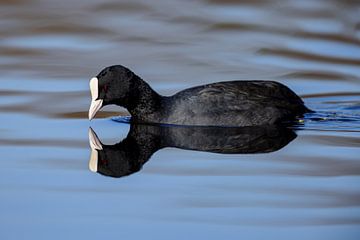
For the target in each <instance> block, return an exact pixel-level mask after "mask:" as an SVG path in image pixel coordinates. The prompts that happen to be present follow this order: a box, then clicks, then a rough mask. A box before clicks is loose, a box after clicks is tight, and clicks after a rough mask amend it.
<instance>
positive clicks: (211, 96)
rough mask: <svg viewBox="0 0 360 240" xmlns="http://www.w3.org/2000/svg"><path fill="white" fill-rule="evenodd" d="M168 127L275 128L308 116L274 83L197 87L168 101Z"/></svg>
mask: <svg viewBox="0 0 360 240" xmlns="http://www.w3.org/2000/svg"><path fill="white" fill-rule="evenodd" d="M162 109H163V112H162V113H161V116H162V117H161V119H160V121H161V122H162V123H168V124H181V125H208V126H211V125H213V126H252V125H263V124H274V123H277V122H279V121H284V120H289V119H293V118H295V117H296V116H300V115H302V114H303V113H305V112H307V111H308V109H307V108H306V107H305V106H304V103H303V101H302V100H301V99H300V97H298V96H297V95H296V94H295V93H294V92H293V91H291V90H290V89H289V88H288V87H286V86H284V85H282V84H280V83H278V82H274V81H229V82H218V83H212V84H207V85H203V86H198V87H193V88H189V89H185V90H183V91H180V92H178V93H177V94H175V95H173V96H171V97H166V98H165V99H164V105H163V108H162Z"/></svg>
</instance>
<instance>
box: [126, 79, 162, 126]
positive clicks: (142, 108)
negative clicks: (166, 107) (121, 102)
mask: <svg viewBox="0 0 360 240" xmlns="http://www.w3.org/2000/svg"><path fill="white" fill-rule="evenodd" d="M161 99H162V96H161V95H159V94H158V93H157V92H155V91H154V90H153V89H152V88H151V87H150V86H149V84H147V83H146V82H145V81H144V80H142V79H141V78H140V77H138V76H134V78H133V81H132V85H131V86H130V96H129V101H128V103H127V106H125V107H126V108H127V109H128V111H129V112H130V114H131V116H132V119H133V120H135V121H137V122H151V120H152V118H154V116H155V115H157V112H158V111H159V109H160V108H161Z"/></svg>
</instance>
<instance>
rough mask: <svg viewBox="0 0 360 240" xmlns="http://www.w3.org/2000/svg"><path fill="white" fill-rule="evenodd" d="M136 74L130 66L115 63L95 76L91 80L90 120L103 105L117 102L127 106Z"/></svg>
mask: <svg viewBox="0 0 360 240" xmlns="http://www.w3.org/2000/svg"><path fill="white" fill-rule="evenodd" d="M135 76H136V75H135V74H134V73H133V72H132V71H131V70H129V69H128V68H126V67H124V66H121V65H115V66H110V67H106V68H104V69H103V70H102V71H101V72H100V73H99V74H98V75H97V76H96V77H93V78H92V79H91V80H90V92H91V105H90V109H89V120H91V119H93V118H94V117H95V115H96V113H97V112H98V111H99V110H100V109H101V108H102V107H103V106H106V105H109V104H117V105H120V106H125V107H126V104H127V101H128V99H129V95H130V90H131V87H132V82H133V81H132V80H133V78H134V77H135Z"/></svg>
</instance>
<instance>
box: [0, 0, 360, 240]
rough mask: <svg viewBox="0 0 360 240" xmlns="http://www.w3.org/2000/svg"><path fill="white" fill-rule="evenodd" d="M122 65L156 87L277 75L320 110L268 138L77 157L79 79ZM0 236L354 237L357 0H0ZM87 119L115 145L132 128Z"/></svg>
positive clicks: (359, 219) (359, 73) (359, 194)
mask: <svg viewBox="0 0 360 240" xmlns="http://www.w3.org/2000/svg"><path fill="white" fill-rule="evenodd" d="M114 64H122V65H125V66H127V67H129V68H130V69H132V70H133V71H134V72H135V73H136V74H137V75H139V76H141V77H142V78H143V79H144V80H146V81H147V82H148V83H149V84H150V85H151V86H152V87H153V88H154V89H155V90H157V91H158V92H159V93H161V94H164V95H169V94H173V93H175V92H177V91H178V90H181V89H184V88H187V87H190V86H194V85H199V84H205V83H210V82H215V81H223V80H234V79H240V80H241V79H254V80H255V79H264V80H267V79H269V80H277V81H280V82H282V83H284V84H286V85H288V86H289V87H290V88H292V89H293V90H294V91H295V92H297V93H298V94H299V95H301V96H302V97H303V98H304V101H305V103H306V104H307V105H308V106H309V107H310V108H311V109H314V110H316V111H317V112H319V113H320V116H321V118H320V119H321V120H322V121H311V120H309V121H305V125H304V127H303V129H302V130H300V131H298V132H297V134H298V135H299V136H298V137H297V138H296V140H294V141H293V142H292V143H290V144H289V145H288V146H286V147H285V148H283V149H282V150H280V151H277V152H275V153H270V154H257V155H236V156H235V155H231V156H229V155H226V156H223V155H219V154H209V153H201V152H191V151H184V150H179V149H164V150H161V151H159V152H158V153H156V154H155V155H154V156H153V158H152V160H151V162H149V163H147V164H146V165H145V167H144V169H143V171H141V172H140V173H137V174H134V175H132V176H129V177H126V178H121V179H113V178H107V177H104V176H101V175H99V174H95V173H91V172H90V171H89V170H88V167H87V164H88V158H89V149H88V139H87V138H88V136H87V131H88V127H89V125H90V123H89V122H88V120H87V111H88V107H89V103H90V93H89V89H88V83H89V79H90V78H91V77H92V76H94V75H96V74H97V73H98V72H99V71H100V70H101V69H102V68H104V67H106V66H109V65H114ZM0 71H1V76H0V119H1V120H0V123H1V125H0V152H1V164H2V167H1V169H0V211H1V214H0V238H1V239H23V238H26V239H35V238H36V239H42V238H43V239H45V238H52V239H64V238H65V237H66V238H68V237H74V238H75V237H77V238H85V237H86V238H88V239H93V238H94V239H96V238H97V237H100V236H101V237H109V238H114V237H119V238H120V237H121V238H126V239H140V238H142V239H143V238H150V239H152V238H154V239H155V238H156V239H169V238H170V239H184V238H188V239H193V238H201V239H203V238H206V239H219V238H220V237H222V238H225V239H239V238H244V239H262V238H266V239H272V238H274V239H289V238H291V239H304V238H306V239H359V234H360V229H359V224H360V215H359V214H360V208H359V207H360V190H359V188H358V186H359V183H360V178H359V174H360V162H359V156H360V151H359V146H360V141H359V137H360V134H359V123H360V120H359V119H360V100H359V96H360V88H359V87H360V2H359V1H357V0H303V1H296V0H283V1H270V0H251V1H250V0H242V1H240V0H239V1H237V0H184V1H176V0H155V1H145V0H143V1H142V0H134V1H94V0H88V1H85V0H76V1H69V0H63V1H55V0H46V1H45V0H1V1H0ZM119 114H121V115H126V114H127V113H126V112H125V110H123V109H119V108H117V107H106V108H104V109H103V111H102V113H101V114H99V115H98V118H101V119H97V120H95V121H93V122H92V123H91V125H92V126H93V127H94V129H95V130H96V131H97V133H98V135H99V137H100V138H101V139H103V140H104V142H107V143H109V144H110V143H116V142H119V141H120V140H121V139H122V138H124V137H125V136H126V134H127V132H128V130H129V126H128V125H126V124H120V123H116V122H113V121H111V120H110V119H109V118H108V117H110V116H114V115H119Z"/></svg>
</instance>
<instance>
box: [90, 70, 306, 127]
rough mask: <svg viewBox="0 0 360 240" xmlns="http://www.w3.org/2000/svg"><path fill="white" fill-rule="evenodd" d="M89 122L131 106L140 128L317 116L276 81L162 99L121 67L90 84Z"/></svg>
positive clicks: (193, 91) (229, 85)
mask: <svg viewBox="0 0 360 240" xmlns="http://www.w3.org/2000/svg"><path fill="white" fill-rule="evenodd" d="M90 90H91V95H92V102H91V106H90V110H89V119H90V120H91V119H92V118H93V117H94V116H95V114H96V113H97V112H98V111H99V110H100V109H101V108H102V107H103V106H105V105H109V104H116V105H119V106H122V107H125V108H126V109H127V110H128V111H129V112H130V114H131V117H132V118H131V121H132V122H134V123H160V124H175V125H191V126H236V127H239V126H256V125H271V124H276V123H280V122H285V121H286V122H288V121H292V120H294V119H296V118H298V117H301V116H302V115H303V114H304V113H307V112H311V110H309V109H308V108H307V107H306V106H305V105H304V102H303V101H302V100H301V98H300V97H299V96H297V95H296V94H295V93H294V92H293V91H292V90H290V89H289V88H288V87H286V86H284V85H283V84H281V83H278V82H275V81H228V82H218V83H211V84H207V85H202V86H197V87H192V88H188V89H185V90H183V91H180V92H178V93H176V94H175V95H173V96H169V97H166V96H161V95H160V94H158V93H157V92H155V91H154V90H153V89H152V88H151V87H150V86H149V85H148V84H147V83H146V82H145V81H144V80H142V79H141V78H140V77H139V76H137V75H136V74H135V73H133V72H132V71H130V70H129V69H128V68H125V67H123V66H120V65H116V66H111V67H107V68H105V69H103V70H102V71H101V72H100V73H99V74H98V75H97V76H96V77H94V78H92V79H91V80H90Z"/></svg>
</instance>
